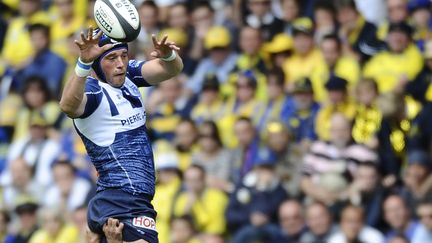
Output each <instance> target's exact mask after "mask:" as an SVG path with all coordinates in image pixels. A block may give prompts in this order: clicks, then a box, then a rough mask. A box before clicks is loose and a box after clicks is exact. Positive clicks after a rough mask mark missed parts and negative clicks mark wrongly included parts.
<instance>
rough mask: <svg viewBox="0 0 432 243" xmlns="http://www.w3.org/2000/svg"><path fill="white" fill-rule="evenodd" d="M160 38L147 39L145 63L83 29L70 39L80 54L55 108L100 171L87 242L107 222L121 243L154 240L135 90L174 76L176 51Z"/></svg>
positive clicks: (147, 155)
mask: <svg viewBox="0 0 432 243" xmlns="http://www.w3.org/2000/svg"><path fill="white" fill-rule="evenodd" d="M167 38H168V37H167V36H165V37H164V38H163V39H162V40H157V39H156V37H155V36H152V41H153V45H154V48H155V49H154V51H153V52H152V53H151V56H152V57H153V59H152V60H149V61H146V62H144V61H138V60H129V59H128V44H127V43H122V42H117V41H114V40H112V39H110V38H109V37H108V36H106V35H105V34H103V32H102V31H100V30H95V31H93V28H89V29H88V31H87V33H86V34H84V33H82V34H81V38H80V39H79V40H76V41H75V43H76V45H77V47H78V48H79V49H80V57H79V59H78V61H77V66H76V68H75V72H74V73H73V74H72V75H71V77H70V79H69V81H68V82H67V83H66V85H65V88H64V90H63V94H62V97H61V100H60V108H61V109H62V110H63V112H64V113H66V114H67V115H68V116H69V117H70V118H72V119H73V122H74V125H75V128H76V130H77V132H78V134H79V135H80V136H81V139H82V140H83V142H84V145H85V146H86V150H87V152H88V154H89V157H90V160H91V161H92V163H93V164H94V165H95V167H96V170H97V171H98V173H99V178H98V182H97V185H98V190H97V193H96V195H95V196H94V197H93V199H92V200H91V201H90V203H89V210H88V212H89V213H88V226H89V230H90V231H91V232H92V234H91V235H92V236H94V238H98V237H100V238H102V239H103V238H104V232H103V225H104V224H105V223H106V222H107V220H108V218H112V219H113V220H115V221H116V222H117V223H118V227H119V228H121V229H122V232H123V240H125V241H137V242H150V243H151V242H157V231H156V229H155V217H156V212H155V211H154V209H153V206H152V205H151V200H152V198H153V195H154V190H155V172H154V163H153V153H152V149H151V144H150V140H149V137H148V135H147V132H146V128H145V120H146V112H145V110H144V104H143V101H142V98H141V94H140V92H139V90H138V87H144V86H151V85H157V84H159V83H160V82H162V81H164V80H167V79H170V78H172V77H174V76H175V75H177V74H179V73H180V72H181V70H182V68H183V64H182V60H181V58H180V57H179V56H178V55H177V53H176V51H177V50H178V49H179V48H178V47H177V46H176V45H175V44H174V43H172V42H170V41H167ZM91 69H93V72H91ZM114 202H115V203H114ZM125 209H127V210H125ZM111 221H112V220H111ZM144 222H147V223H146V224H144ZM138 230H139V231H138ZM142 232H145V234H143V233H142Z"/></svg>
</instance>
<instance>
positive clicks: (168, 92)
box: [159, 78, 181, 105]
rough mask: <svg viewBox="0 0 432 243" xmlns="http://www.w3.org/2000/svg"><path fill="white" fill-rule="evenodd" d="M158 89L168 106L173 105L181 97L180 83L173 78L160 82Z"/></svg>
mask: <svg viewBox="0 0 432 243" xmlns="http://www.w3.org/2000/svg"><path fill="white" fill-rule="evenodd" d="M159 89H160V91H161V92H162V94H163V99H164V101H165V102H166V103H168V104H170V105H174V104H175V102H176V101H177V99H178V98H179V97H180V95H181V85H180V82H179V81H178V80H177V79H175V78H172V79H170V80H167V81H165V82H161V83H160V84H159Z"/></svg>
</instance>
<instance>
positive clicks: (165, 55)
mask: <svg viewBox="0 0 432 243" xmlns="http://www.w3.org/2000/svg"><path fill="white" fill-rule="evenodd" d="M167 38H168V36H164V37H163V38H162V40H161V41H158V40H156V37H155V36H154V35H152V41H153V45H154V48H155V50H154V51H153V52H151V54H150V55H151V56H152V57H154V58H155V59H153V60H151V61H148V62H146V63H144V64H143V65H142V67H141V73H142V76H143V78H144V79H145V80H146V81H147V83H149V84H151V85H156V84H159V83H160V82H162V81H165V80H167V79H170V78H172V77H174V76H176V75H178V74H179V73H180V72H181V71H182V69H183V61H182V59H181V58H180V56H179V55H178V54H177V51H179V50H180V48H179V47H178V46H176V45H175V43H174V42H170V41H167Z"/></svg>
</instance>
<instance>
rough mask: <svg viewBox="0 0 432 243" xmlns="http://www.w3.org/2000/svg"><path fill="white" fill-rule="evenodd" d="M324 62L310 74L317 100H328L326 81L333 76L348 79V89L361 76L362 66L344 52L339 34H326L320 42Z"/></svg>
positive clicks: (350, 89) (351, 87) (349, 89)
mask: <svg viewBox="0 0 432 243" xmlns="http://www.w3.org/2000/svg"><path fill="white" fill-rule="evenodd" d="M319 47H320V50H321V53H322V56H323V58H324V62H320V63H319V64H321V65H319V66H317V67H316V68H315V69H313V71H312V73H311V74H310V78H311V81H312V83H313V88H314V91H315V92H314V96H315V100H317V101H320V102H323V101H326V99H327V97H328V94H327V92H326V89H325V83H326V81H327V80H329V79H330V78H331V77H332V76H338V77H341V78H343V79H345V80H346V81H348V91H352V90H353V87H354V86H355V85H356V83H357V81H358V79H359V77H360V66H359V64H358V62H357V61H356V60H355V59H353V58H352V57H350V56H347V55H343V54H342V43H341V40H340V39H339V37H338V36H337V35H334V34H332V35H325V36H323V37H322V40H321V42H320V44H319Z"/></svg>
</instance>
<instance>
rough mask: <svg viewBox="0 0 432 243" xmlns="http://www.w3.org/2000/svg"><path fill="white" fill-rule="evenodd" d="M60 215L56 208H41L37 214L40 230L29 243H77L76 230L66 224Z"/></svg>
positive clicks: (60, 212)
mask: <svg viewBox="0 0 432 243" xmlns="http://www.w3.org/2000/svg"><path fill="white" fill-rule="evenodd" d="M62 213H63V212H62V211H60V210H59V209H57V208H42V209H41V210H40V212H39V218H40V222H41V228H40V229H39V230H37V231H36V232H35V233H34V235H33V236H32V237H31V238H30V240H29V243H49V242H77V241H78V228H76V227H75V226H74V225H72V224H69V223H67V222H66V221H65V218H64V215H62Z"/></svg>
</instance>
